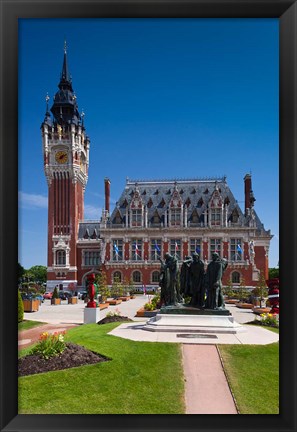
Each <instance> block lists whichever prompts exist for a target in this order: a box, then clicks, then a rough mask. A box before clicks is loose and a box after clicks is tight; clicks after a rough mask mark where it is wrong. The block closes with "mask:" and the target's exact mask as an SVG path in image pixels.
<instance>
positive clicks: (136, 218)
mask: <svg viewBox="0 0 297 432" xmlns="http://www.w3.org/2000/svg"><path fill="white" fill-rule="evenodd" d="M141 216H142V211H141V210H139V209H137V210H132V214H131V225H132V226H141V225H142V223H141Z"/></svg>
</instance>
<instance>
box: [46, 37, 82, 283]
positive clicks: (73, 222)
mask: <svg viewBox="0 0 297 432" xmlns="http://www.w3.org/2000/svg"><path fill="white" fill-rule="evenodd" d="M41 133H42V148H43V158H44V173H45V176H46V180H47V184H48V253H47V271H48V276H47V287H48V288H53V287H54V286H56V285H60V284H63V285H64V287H66V288H67V286H68V284H69V283H77V254H76V243H77V235H78V225H79V221H81V220H83V219H84V192H85V187H86V184H87V181H88V167H89V149H90V140H89V137H88V136H87V134H86V129H85V126H84V113H83V112H82V113H79V110H78V104H77V99H76V95H75V92H74V90H73V87H72V79H71V76H70V74H69V69H68V61H67V48H66V43H65V46H64V57H63V64H62V71H61V76H60V82H59V84H58V91H57V92H56V94H55V96H54V98H53V104H52V107H51V109H50V110H49V97H48V96H46V114H45V118H44V121H43V123H42V125H41Z"/></svg>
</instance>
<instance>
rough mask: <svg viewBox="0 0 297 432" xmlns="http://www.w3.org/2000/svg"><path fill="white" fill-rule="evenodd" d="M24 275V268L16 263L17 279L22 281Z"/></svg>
mask: <svg viewBox="0 0 297 432" xmlns="http://www.w3.org/2000/svg"><path fill="white" fill-rule="evenodd" d="M24 274H25V269H24V267H23V266H22V265H21V264H20V263H18V279H22V277H23V276H24Z"/></svg>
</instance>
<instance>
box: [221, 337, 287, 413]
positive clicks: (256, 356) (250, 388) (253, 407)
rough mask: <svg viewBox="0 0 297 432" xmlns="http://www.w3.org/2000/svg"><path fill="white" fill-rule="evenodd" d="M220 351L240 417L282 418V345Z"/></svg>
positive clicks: (231, 348) (227, 348) (244, 346)
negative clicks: (280, 348)
mask: <svg viewBox="0 0 297 432" xmlns="http://www.w3.org/2000/svg"><path fill="white" fill-rule="evenodd" d="M276 330H277V329H276ZM218 348H219V351H220V355H221V358H222V361H223V365H224V369H225V372H226V375H227V378H228V381H229V385H230V387H231V389H232V392H233V394H234V397H235V399H236V403H237V406H238V408H239V411H240V414H279V344H278V343H272V344H269V345H218Z"/></svg>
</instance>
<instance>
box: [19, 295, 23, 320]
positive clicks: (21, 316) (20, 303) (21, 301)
mask: <svg viewBox="0 0 297 432" xmlns="http://www.w3.org/2000/svg"><path fill="white" fill-rule="evenodd" d="M23 320H24V305H23V300H22V297H21V293H20V291H19V290H18V322H19V323H20V322H22V321H23Z"/></svg>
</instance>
